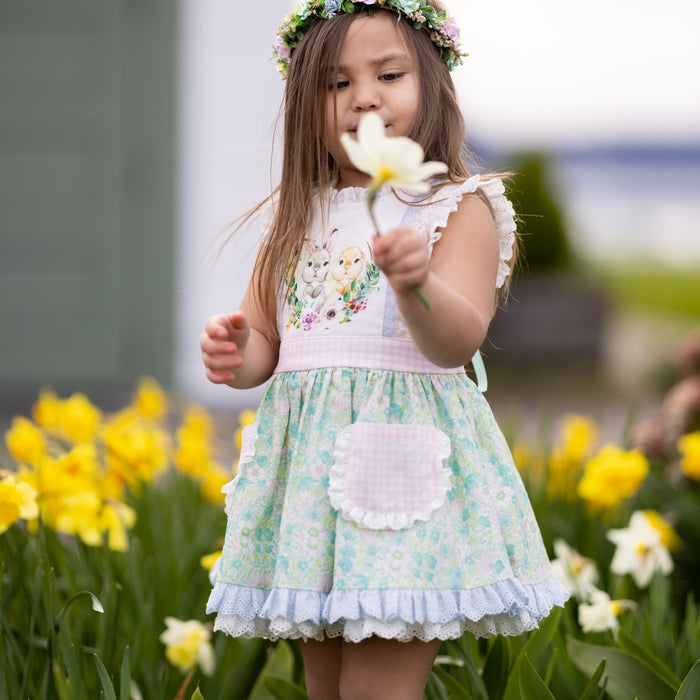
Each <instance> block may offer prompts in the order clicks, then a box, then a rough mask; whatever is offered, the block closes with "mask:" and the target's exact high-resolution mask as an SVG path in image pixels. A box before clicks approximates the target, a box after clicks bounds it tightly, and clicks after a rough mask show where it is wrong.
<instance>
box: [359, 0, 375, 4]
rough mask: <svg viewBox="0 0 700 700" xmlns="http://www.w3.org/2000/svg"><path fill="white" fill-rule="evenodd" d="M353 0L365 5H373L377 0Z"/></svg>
mask: <svg viewBox="0 0 700 700" xmlns="http://www.w3.org/2000/svg"><path fill="white" fill-rule="evenodd" d="M355 2H362V3H364V4H365V5H374V4H376V2H377V0H355Z"/></svg>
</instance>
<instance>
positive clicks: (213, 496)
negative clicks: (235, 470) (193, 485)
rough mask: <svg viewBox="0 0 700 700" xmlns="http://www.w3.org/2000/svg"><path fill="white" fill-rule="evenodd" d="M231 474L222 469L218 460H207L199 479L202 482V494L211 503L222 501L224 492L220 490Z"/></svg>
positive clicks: (229, 479) (231, 476)
mask: <svg viewBox="0 0 700 700" xmlns="http://www.w3.org/2000/svg"><path fill="white" fill-rule="evenodd" d="M232 478H233V475H232V474H231V472H229V471H227V470H226V469H224V467H223V466H222V465H221V464H219V463H218V462H209V464H208V465H207V468H206V469H205V470H204V473H203V474H200V476H199V481H200V483H201V484H202V494H203V495H204V498H206V499H207V500H208V501H210V502H211V503H223V502H224V494H223V493H222V492H221V489H222V488H223V486H224V484H227V483H228V482H229V481H231V479H232Z"/></svg>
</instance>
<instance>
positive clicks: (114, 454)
mask: <svg viewBox="0 0 700 700" xmlns="http://www.w3.org/2000/svg"><path fill="white" fill-rule="evenodd" d="M102 439H103V440H104V444H105V446H106V448H107V470H108V472H109V474H110V476H111V478H113V479H117V480H121V482H122V483H125V484H129V485H132V486H133V485H136V484H138V483H139V482H141V481H147V482H148V481H151V480H152V479H154V478H155V476H157V475H158V474H159V473H161V472H162V471H163V470H164V469H165V468H166V467H167V464H168V450H169V447H170V445H169V438H168V435H167V434H166V432H165V431H164V430H163V429H161V428H160V426H159V425H158V424H157V423H155V422H153V421H152V420H150V419H147V418H143V417H142V416H140V415H139V414H137V413H136V412H135V411H134V410H131V409H125V410H123V411H120V412H119V413H117V414H115V415H114V416H112V417H111V418H110V419H109V420H108V421H107V423H106V424H105V427H104V430H103V431H102Z"/></svg>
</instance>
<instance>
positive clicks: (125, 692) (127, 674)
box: [119, 647, 131, 700]
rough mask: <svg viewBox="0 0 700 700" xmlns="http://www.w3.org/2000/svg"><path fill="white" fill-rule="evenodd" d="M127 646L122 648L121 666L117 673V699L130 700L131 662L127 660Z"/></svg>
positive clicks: (128, 650)
mask: <svg viewBox="0 0 700 700" xmlns="http://www.w3.org/2000/svg"><path fill="white" fill-rule="evenodd" d="M130 652H131V650H130V649H129V647H126V649H124V658H123V659H122V668H121V672H120V674H119V700H130V698H131V663H130V661H129V654H130Z"/></svg>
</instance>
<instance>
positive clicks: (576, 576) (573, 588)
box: [552, 539, 598, 600]
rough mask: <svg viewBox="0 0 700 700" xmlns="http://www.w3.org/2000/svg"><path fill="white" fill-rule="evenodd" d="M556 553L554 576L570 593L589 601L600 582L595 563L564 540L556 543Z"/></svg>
mask: <svg viewBox="0 0 700 700" xmlns="http://www.w3.org/2000/svg"><path fill="white" fill-rule="evenodd" d="M554 553H555V554H556V555H557V556H556V558H555V559H552V572H553V573H554V575H555V576H556V577H557V579H559V581H560V582H561V584H562V585H563V586H564V587H565V588H566V589H567V590H568V591H569V593H571V594H572V595H575V596H576V597H577V598H578V599H579V600H587V599H588V597H589V596H590V595H591V593H592V592H593V591H594V590H595V583H596V581H597V580H598V569H597V567H596V564H595V562H594V561H593V560H592V559H587V558H586V557H583V556H581V555H580V554H579V553H578V552H577V551H576V550H575V549H572V548H571V547H570V546H569V545H568V544H567V543H566V542H565V541H564V540H562V539H557V540H555V541H554Z"/></svg>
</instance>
